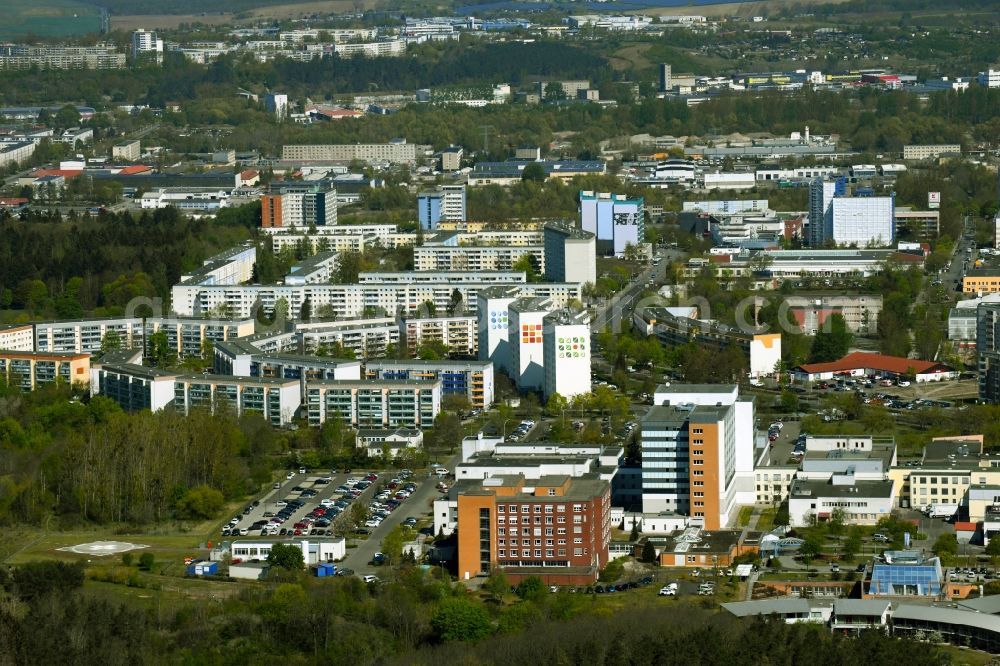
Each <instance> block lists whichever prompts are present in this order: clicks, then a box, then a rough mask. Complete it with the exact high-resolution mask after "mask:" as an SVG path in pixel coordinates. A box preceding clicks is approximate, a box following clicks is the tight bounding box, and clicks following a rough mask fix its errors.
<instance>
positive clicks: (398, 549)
mask: <svg viewBox="0 0 1000 666" xmlns="http://www.w3.org/2000/svg"><path fill="white" fill-rule="evenodd" d="M412 538H413V534H412V533H411V531H410V530H409V528H406V527H404V526H402V525H396V526H395V527H394V528H392V529H391V530H390V531H389V533H388V534H386V535H385V536H384V537H383V538H382V555H383V556H385V558H386V560H388V562H387V563H388V564H397V563H399V561H400V559H401V558H402V557H403V546H404V545H405V544H406V542H407V541H409V540H411V539H412Z"/></svg>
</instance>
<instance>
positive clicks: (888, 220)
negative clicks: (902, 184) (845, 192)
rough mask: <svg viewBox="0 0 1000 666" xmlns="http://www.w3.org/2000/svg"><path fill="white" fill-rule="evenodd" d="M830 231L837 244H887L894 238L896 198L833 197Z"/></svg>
mask: <svg viewBox="0 0 1000 666" xmlns="http://www.w3.org/2000/svg"><path fill="white" fill-rule="evenodd" d="M830 211H831V212H830V222H831V224H830V234H831V237H832V238H833V241H834V242H835V243H836V244H837V245H857V246H858V247H862V248H863V247H887V246H890V245H892V243H893V241H894V240H895V238H896V217H895V214H894V211H895V197H894V196H892V195H890V196H887V197H836V198H834V200H833V201H832V202H831V204H830Z"/></svg>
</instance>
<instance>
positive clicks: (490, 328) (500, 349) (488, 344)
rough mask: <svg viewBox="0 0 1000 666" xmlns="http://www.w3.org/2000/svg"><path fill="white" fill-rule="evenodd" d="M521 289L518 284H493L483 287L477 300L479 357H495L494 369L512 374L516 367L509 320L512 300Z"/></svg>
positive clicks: (492, 359) (489, 358) (488, 358)
mask: <svg viewBox="0 0 1000 666" xmlns="http://www.w3.org/2000/svg"><path fill="white" fill-rule="evenodd" d="M520 293H521V292H520V290H519V289H518V288H517V287H492V288H490V289H486V290H483V291H481V292H480V293H479V295H478V297H477V303H476V319H477V333H478V336H479V354H478V356H479V360H481V361H485V360H489V361H492V362H493V367H494V369H496V370H499V371H500V372H503V373H505V374H507V375H508V376H510V375H511V373H512V368H513V358H512V351H511V343H510V336H509V324H508V322H509V317H510V313H509V311H510V304H511V303H513V302H514V301H515V300H517V298H518V296H519V295H520Z"/></svg>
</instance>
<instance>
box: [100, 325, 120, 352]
mask: <svg viewBox="0 0 1000 666" xmlns="http://www.w3.org/2000/svg"><path fill="white" fill-rule="evenodd" d="M121 348H122V339H121V336H120V335H118V331H108V332H107V333H105V334H104V337H103V338H102V339H101V353H102V354H106V353H107V352H109V351H115V350H117V349H121Z"/></svg>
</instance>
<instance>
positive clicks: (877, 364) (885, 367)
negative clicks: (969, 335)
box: [799, 352, 947, 375]
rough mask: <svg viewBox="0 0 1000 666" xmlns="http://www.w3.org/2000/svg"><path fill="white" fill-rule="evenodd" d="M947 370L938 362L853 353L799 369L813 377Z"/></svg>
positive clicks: (919, 372) (900, 373)
mask: <svg viewBox="0 0 1000 666" xmlns="http://www.w3.org/2000/svg"><path fill="white" fill-rule="evenodd" d="M936 368H940V369H942V370H944V369H946V368H947V366H945V365H943V364H941V363H938V362H937V361H921V360H920V359H915V358H902V357H900V356H886V355H884V354H871V353H868V352H852V353H850V354H848V355H847V356H845V357H844V358H842V359H840V360H837V361H830V362H829V363H804V364H802V365H800V366H799V369H800V370H802V371H804V372H808V373H809V374H811V375H814V374H818V373H821V372H846V371H848V370H862V369H865V370H879V371H881V372H891V373H893V374H897V375H902V374H906V373H908V372H913V373H915V374H923V373H925V372H929V371H931V370H933V369H936Z"/></svg>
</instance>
